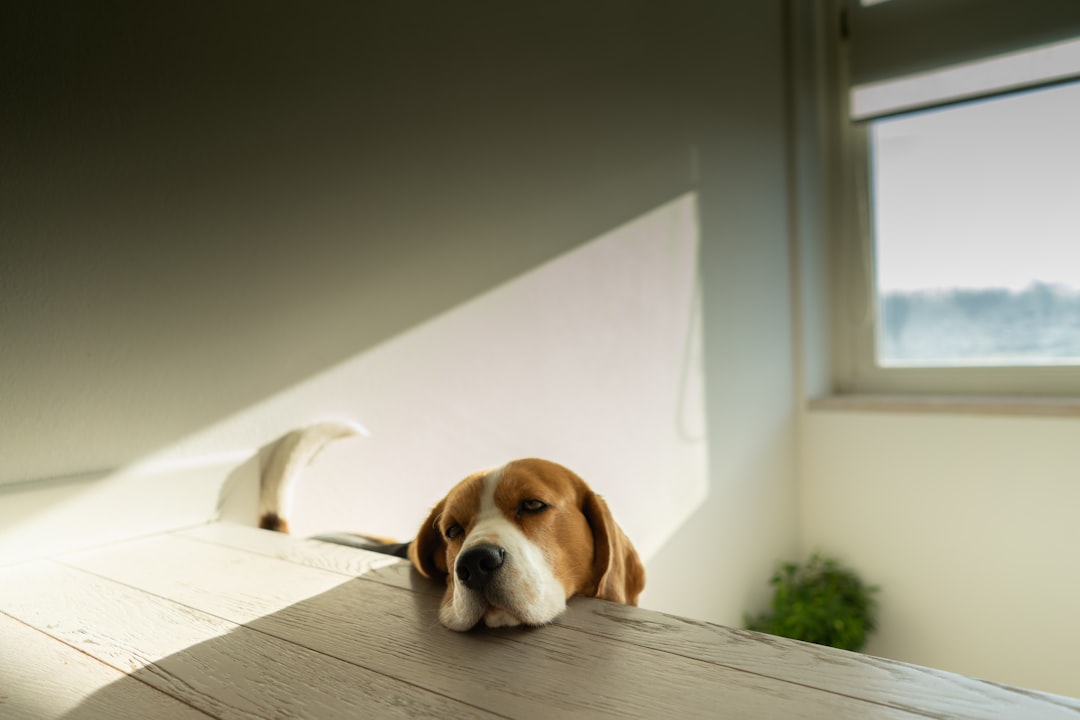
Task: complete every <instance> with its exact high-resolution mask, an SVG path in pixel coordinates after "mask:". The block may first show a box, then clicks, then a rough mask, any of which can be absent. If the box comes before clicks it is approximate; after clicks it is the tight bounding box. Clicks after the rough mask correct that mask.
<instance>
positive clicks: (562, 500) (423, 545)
mask: <svg viewBox="0 0 1080 720" xmlns="http://www.w3.org/2000/svg"><path fill="white" fill-rule="evenodd" d="M409 559H410V560H412V562H413V565H414V566H415V567H416V568H417V569H418V570H419V571H420V572H421V573H422V574H423V575H424V576H426V577H428V578H432V579H436V580H438V579H443V578H445V579H446V584H447V587H446V595H445V596H444V597H443V603H442V609H441V610H440V613H439V620H440V621H441V622H442V623H443V624H444V625H445V626H446V627H448V628H450V629H451V630H468V629H470V628H472V627H473V626H475V625H476V624H477V623H478V622H480V621H481V620H483V621H484V623H485V624H486V625H488V626H489V627H500V626H510V625H521V624H523V625H543V624H545V623H548V622H551V621H552V620H554V619H555V618H556V617H557V616H558V615H559V614H560V613H561V612H562V611H563V610H564V609H565V608H566V600H567V598H569V597H570V596H572V595H585V596H589V597H598V598H603V599H605V600H613V601H615V602H620V603H625V604H627V605H636V604H637V599H638V595H639V594H640V593H641V590H642V588H643V587H644V585H645V569H644V567H642V564H641V560H640V559H639V558H638V555H637V552H636V551H635V550H634V547H633V545H631V544H630V541H629V540H628V539H627V538H626V535H624V534H623V531H622V529H620V528H619V526H618V525H616V524H615V521H614V520H613V519H612V517H611V512H610V511H609V510H608V508H607V504H606V503H605V502H604V501H603V499H602V498H601V497H600V496H599V495H597V494H596V493H594V492H592V490H590V489H589V487H588V485H586V484H585V482H584V481H583V480H582V479H581V478H579V477H578V476H577V475H575V474H574V473H572V472H571V471H570V470H567V469H566V468H564V467H562V466H561V465H557V464H555V463H553V462H548V461H546V460H536V459H529V460H516V461H514V462H511V463H509V464H507V465H504V466H503V467H501V468H498V469H495V470H490V471H485V472H479V473H475V474H473V475H470V476H469V477H467V478H465V479H464V480H462V481H461V482H460V483H458V484H457V485H456V486H455V487H454V488H453V489H452V490H451V491H450V492H449V493H448V494H447V495H446V497H445V498H443V499H442V500H441V501H439V503H438V504H437V505H436V506H435V507H434V508H433V509H432V511H431V514H430V515H429V516H428V518H427V520H426V521H425V522H424V524H423V525H422V526H421V528H420V532H419V534H418V535H417V536H416V540H415V541H414V542H413V543H412V545H410V547H409Z"/></svg>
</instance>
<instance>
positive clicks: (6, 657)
mask: <svg viewBox="0 0 1080 720" xmlns="http://www.w3.org/2000/svg"><path fill="white" fill-rule="evenodd" d="M439 595H440V589H439V588H437V587H434V586H433V585H432V584H430V583H428V582H427V581H425V580H423V579H422V578H420V577H419V576H417V575H416V574H415V573H414V572H413V571H412V569H411V568H410V567H409V565H408V564H406V563H404V562H402V561H398V560H395V559H393V558H388V557H385V556H381V555H374V554H371V553H367V552H364V551H361V550H354V549H351V548H345V547H340V546H336V545H327V544H325V543H319V542H316V541H311V540H299V539H295V538H290V537H288V536H285V535H280V534H276V533H269V532H265V531H261V530H254V529H249V528H243V527H237V526H230V525H221V524H217V525H207V526H201V527H198V528H193V529H189V530H184V531H178V532H173V533H167V534H161V535H155V536H152V537H147V538H143V539H139V540H135V541H129V542H125V543H120V544H115V545H110V546H107V547H104V548H99V549H95V550H89V551H83V552H78V553H72V554H67V555H62V556H59V557H55V558H50V559H46V560H36V561H32V562H28V563H21V564H18V565H13V566H9V567H6V568H0V718H3V719H4V720H14V719H15V718H33V719H34V720H39V719H42V718H76V719H82V718H94V719H97V718H101V719H108V720H115V719H118V718H140V719H142V718H155V719H157V718H162V719H170V720H171V719H172V718H184V719H187V718H199V719H203V720H205V719H206V718H294V717H295V718H319V719H325V718H339V717H340V718H381V717H403V718H414V717H428V716H431V717H439V718H444V719H445V718H466V717H468V718H472V717H479V718H541V717H552V718H567V717H586V718H604V717H610V718H628V717H642V718H686V717H761V718H830V720H833V719H838V718H860V719H861V718H921V717H941V718H946V717H947V718H990V717H995V718H996V717H1002V718H1004V717H1010V718H1043V717H1046V718H1050V717H1062V718H1072V719H1073V720H1076V719H1077V718H1080V701H1077V700H1071V699H1068V698H1063V697H1057V696H1053V695H1046V694H1041V693H1036V692H1031V691H1027V690H1022V689H1019V688H1012V687H1005V686H1001V685H996V684H992V683H987V682H982V681H978V680H973V679H970V678H966V677H962V676H959V675H953V674H949V673H945V672H939V671H936V670H930V669H927V668H922V667H917V666H913V665H907V664H904V663H899V662H893V661H889V660H882V659H878V658H873V657H868V656H864V655H857V654H854V653H847V652H841V651H836V650H831V649H827V648H822V647H818V646H814V645H807V644H803V643H797V642H792V641H788V640H782V639H779V638H774V637H770V636H767V635H760V634H756V633H750V632H746V631H742V630H734V629H730V628H725V627H720V626H717V625H711V624H708V623H704V622H696V621H693V620H687V619H684V618H678V617H672V616H670V615H663V614H660V613H656V612H650V611H646V610H640V609H636V608H628V607H624V606H621V605H615V604H612V603H607V602H603V601H599V600H592V599H577V600H574V601H572V602H571V605H570V609H569V610H568V611H567V612H566V613H565V614H564V616H563V617H562V618H560V619H559V620H558V621H557V622H556V623H555V624H553V625H551V626H548V627H545V628H541V629H530V630H521V629H515V630H498V631H493V630H476V631H473V632H470V633H464V634H462V633H455V632H451V631H449V630H446V629H444V628H442V627H441V626H439V624H438V623H437V622H436V619H435V616H436V609H437V607H438V602H439Z"/></svg>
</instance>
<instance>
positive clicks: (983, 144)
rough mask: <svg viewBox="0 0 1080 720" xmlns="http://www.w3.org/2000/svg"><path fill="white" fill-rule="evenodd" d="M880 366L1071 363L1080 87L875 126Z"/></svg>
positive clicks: (1077, 349)
mask: <svg viewBox="0 0 1080 720" xmlns="http://www.w3.org/2000/svg"><path fill="white" fill-rule="evenodd" d="M871 152H872V157H873V164H874V169H873V190H874V194H873V197H874V200H873V223H874V234H875V267H876V283H877V303H878V318H879V320H878V327H877V330H878V332H877V340H878V343H877V351H878V362H879V364H881V365H884V366H898V365H930V366H951V365H1002V366H1007V365H1016V366H1025V365H1046V364H1080V83H1071V84H1068V85H1061V86H1055V87H1052V88H1047V89H1042V90H1036V91H1031V92H1026V93H1022V94H1017V95H1011V96H1006V97H1000V98H995V99H991V100H984V101H980V102H973V103H969V104H965V105H957V106H952V107H949V108H945V109H940V110H933V111H928V112H923V113H918V114H912V115H906V116H901V117H897V118H891V119H887V120H878V121H875V122H874V123H873V124H872V128H871Z"/></svg>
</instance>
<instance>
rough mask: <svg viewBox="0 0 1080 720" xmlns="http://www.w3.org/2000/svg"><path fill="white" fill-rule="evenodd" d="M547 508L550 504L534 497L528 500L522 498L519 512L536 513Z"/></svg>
mask: <svg viewBox="0 0 1080 720" xmlns="http://www.w3.org/2000/svg"><path fill="white" fill-rule="evenodd" d="M547 508H548V504H547V503H546V502H544V501H542V500H536V499H533V498H530V499H528V500H522V501H521V502H520V503H518V513H528V514H530V515H535V514H536V513H538V512H543V511H544V510H547Z"/></svg>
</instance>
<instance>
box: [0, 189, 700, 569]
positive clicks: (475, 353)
mask: <svg viewBox="0 0 1080 720" xmlns="http://www.w3.org/2000/svg"><path fill="white" fill-rule="evenodd" d="M698 235H699V232H698V220H697V202H696V196H695V195H694V194H687V195H684V196H682V197H680V198H678V199H676V200H673V201H671V202H669V203H666V204H664V205H662V206H660V207H658V208H656V209H654V210H653V211H652V212H649V213H646V214H645V215H643V216H641V217H639V218H637V219H635V220H634V221H632V222H629V223H627V224H625V225H623V226H621V227H619V228H616V229H614V230H612V231H610V232H608V233H606V234H605V235H602V236H600V237H598V238H595V239H594V240H592V241H590V242H589V243H587V244H585V245H582V246H580V247H578V248H576V249H574V250H573V251H571V252H568V253H565V254H563V255H562V256H560V257H559V258H557V259H555V260H552V261H550V262H548V263H545V264H544V265H542V266H540V267H539V268H536V269H535V270H533V271H531V272H528V273H526V274H524V275H522V276H520V277H518V278H516V279H514V280H513V281H510V282H507V283H505V284H504V285H502V286H500V287H498V288H496V289H494V290H491V291H489V292H487V293H484V294H482V295H480V296H478V297H476V298H474V299H473V300H470V301H469V302H467V303H464V304H462V305H460V306H459V307H456V308H454V309H452V310H449V311H447V312H444V313H443V314H441V315H439V316H437V317H435V318H433V319H431V320H429V321H427V322H425V323H423V324H421V325H419V326H417V327H415V328H413V329H412V330H409V331H408V332H405V333H403V334H401V335H399V336H397V337H395V338H394V339H392V340H390V341H388V342H385V343H382V344H380V345H378V346H376V347H375V348H372V349H371V350H369V351H367V352H364V353H361V354H359V355H357V356H355V357H353V358H350V359H349V360H347V361H345V362H342V363H340V364H338V365H336V366H335V367H333V368H330V369H329V370H326V371H324V372H322V373H318V374H316V375H314V376H312V377H310V378H308V379H306V380H305V381H303V382H301V383H298V384H296V385H294V386H293V387H290V388H287V389H285V390H282V391H280V392H278V393H275V394H273V395H272V396H270V397H267V398H264V399H263V400H262V401H260V402H258V403H255V404H253V405H251V406H250V407H248V408H246V409H244V410H243V411H242V412H239V413H236V414H234V415H232V416H231V417H229V418H227V419H224V420H222V421H220V422H218V423H215V424H212V425H210V426H207V427H205V428H203V429H202V430H200V431H199V432H198V433H195V434H193V435H191V436H189V437H187V438H185V439H184V440H183V441H181V442H179V443H176V444H174V445H172V446H170V447H168V448H164V449H162V450H161V451H159V452H157V453H154V454H153V455H151V456H148V457H146V458H143V459H142V460H141V461H140V462H139V463H136V464H134V465H133V466H131V467H128V468H125V469H124V470H123V471H121V472H117V473H112V474H103V475H101V476H97V477H96V478H88V481H87V482H86V483H84V484H82V485H81V486H79V487H77V488H74V489H73V490H72V491H70V493H69V495H68V496H67V497H60V498H56V497H53V496H52V495H50V496H49V497H48V499H47V500H48V501H47V502H43V503H38V504H37V505H34V506H33V507H31V506H30V505H29V504H28V503H29V500H23V501H22V502H23V505H24V506H26V507H27V508H29V511H28V512H22V513H19V514H18V517H13V522H14V524H13V525H12V524H11V522H8V527H7V529H6V532H5V533H4V535H3V536H0V561H2V559H3V556H4V554H5V551H6V554H7V555H9V556H10V558H11V559H19V558H20V557H25V556H28V555H30V556H32V555H34V554H39V553H40V552H42V548H44V551H43V552H55V551H59V550H64V549H69V548H73V547H78V546H79V545H80V544H81V545H86V544H87V543H91V542H93V543H97V542H107V541H111V540H114V539H116V537H123V536H124V535H131V534H139V533H145V532H151V531H153V530H155V529H156V530H160V529H161V528H162V527H176V526H178V525H182V524H191V523H196V522H201V521H205V520H206V519H207V518H209V517H210V515H211V512H212V509H213V507H214V504H215V502H218V503H219V512H220V517H221V518H222V519H225V520H229V521H233V522H239V523H242V524H246V525H254V524H255V522H256V517H255V514H256V505H257V493H258V478H259V471H260V461H261V456H262V455H263V454H264V453H263V452H262V451H260V452H259V453H256V452H255V451H254V449H253V448H257V447H260V446H265V445H266V443H267V442H271V441H273V440H274V439H276V438H277V437H279V436H280V435H282V434H284V433H285V432H287V431H289V430H292V429H294V428H296V427H298V426H300V425H303V424H306V423H308V422H311V421H312V420H315V419H319V418H327V417H348V418H352V419H353V420H356V421H359V423H360V424H362V425H363V426H364V427H365V428H366V429H367V430H368V431H369V432H370V436H369V437H362V438H353V439H349V440H342V441H337V442H335V443H332V444H331V445H329V446H328V447H327V448H326V449H324V450H323V452H322V453H320V454H319V455H318V457H317V458H316V460H315V461H314V462H313V464H312V465H310V466H309V467H308V468H307V469H306V470H305V474H304V482H302V483H301V484H300V486H299V488H298V492H297V498H296V499H297V503H296V508H295V513H294V514H293V515H292V516H291V517H290V526H291V530H292V531H293V532H294V533H295V534H297V535H301V536H304V535H312V534H317V533H322V532H332V531H359V532H365V533H371V534H376V535H381V536H386V537H393V538H399V539H408V538H411V537H413V536H414V535H415V533H416V531H417V529H418V527H419V524H420V522H421V521H422V520H423V518H424V517H425V515H426V513H427V510H428V509H429V508H430V507H431V505H433V504H434V503H435V501H436V500H437V499H438V498H440V497H442V496H443V495H444V494H445V493H446V491H447V490H448V489H449V488H450V486H451V485H452V484H454V483H455V482H457V481H458V480H460V479H461V478H463V477H464V476H465V475H467V474H469V473H472V472H474V471H476V470H479V469H482V468H489V467H495V466H498V465H501V464H503V463H505V462H507V461H509V460H512V459H514V458H518V457H545V458H548V459H551V460H555V461H556V462H559V463H561V464H564V465H566V466H568V467H570V468H571V469H573V470H574V471H576V472H577V473H578V474H580V475H581V476H582V477H584V478H585V479H586V481H587V482H589V483H590V485H591V486H592V487H593V488H594V489H596V491H597V492H599V493H600V494H602V495H603V496H604V497H605V498H606V499H607V500H608V502H609V504H610V505H611V506H612V509H613V512H615V514H616V516H617V517H618V518H619V522H620V525H622V527H623V528H624V529H625V530H626V531H627V533H628V534H629V535H630V537H631V538H633V541H634V543H635V545H636V547H637V548H638V550H639V551H640V553H641V555H642V557H643V558H644V559H646V560H647V559H648V558H649V557H650V556H651V555H652V554H653V553H654V552H655V551H656V550H657V549H658V548H659V547H661V546H662V545H663V543H664V542H665V541H666V540H667V539H668V538H669V537H670V536H671V535H672V534H674V533H675V532H676V531H677V529H678V528H679V527H680V526H681V525H682V524H683V523H684V521H685V520H686V518H687V517H689V516H690V515H691V514H692V513H694V511H695V510H696V509H697V508H698V507H699V506H700V504H701V502H702V501H703V500H704V498H705V496H706V494H707V492H708V477H709V476H708V472H709V469H708V452H707V444H706V417H705V405H704V362H703V357H702V353H703V347H702V346H703V338H702V334H703V331H702V312H701V293H700V290H699V287H698V284H699V278H698V256H699V247H698V245H699V241H698ZM238 449H239V450H238ZM264 449H265V447H264ZM155 473H161V474H162V476H161V477H159V478H157V479H156V480H153V481H152V480H151V477H150V476H152V475H154V474H155ZM226 473H228V474H229V477H228V480H227V482H226V483H225V486H224V488H221V481H220V478H221V477H222V476H223V475H224V474H226ZM219 489H220V490H221V495H222V497H221V498H220V501H219V500H218V498H217V497H216V495H217V493H218V490H219ZM178 493H179V494H182V495H183V497H177V494H178ZM16 499H18V498H16ZM200 503H201V504H200ZM180 507H185V508H187V510H186V515H183V516H182V517H181V516H180V513H179V510H178V508H180ZM34 508H37V509H36V510H35V509H34ZM148 508H149V509H148ZM200 508H201V509H200ZM151 511H152V512H151ZM43 512H47V513H48V516H47V517H45V516H43V515H41V513H43ZM170 512H175V513H176V514H177V516H176V517H174V518H171V519H170V518H168V517H162V514H163V513H164V514H165V515H168V513H170ZM88 517H90V518H95V523H94V527H88V526H87V522H86V520H85V518H88ZM79 518H83V520H82V521H81V522H80V520H79ZM103 518H108V521H105V522H102V519H103ZM132 523H138V526H137V527H135V526H131V524H132ZM148 523H155V524H156V526H155V525H154V524H149V525H148ZM99 525H103V526H104V528H106V529H107V530H108V531H109V532H114V534H116V537H114V536H112V535H108V536H105V535H102V533H103V532H105V531H106V530H105V529H103V528H101V527H98V526H99ZM129 526H130V527H129ZM87 533H91V534H92V535H93V536H92V537H91V536H90V535H87ZM80 541H81V542H80Z"/></svg>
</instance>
